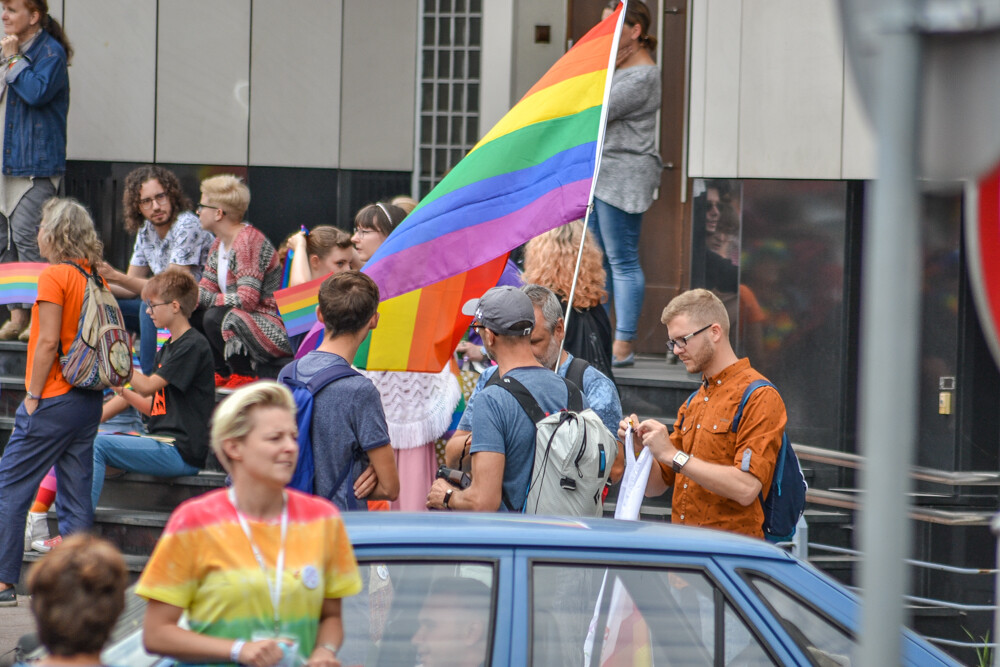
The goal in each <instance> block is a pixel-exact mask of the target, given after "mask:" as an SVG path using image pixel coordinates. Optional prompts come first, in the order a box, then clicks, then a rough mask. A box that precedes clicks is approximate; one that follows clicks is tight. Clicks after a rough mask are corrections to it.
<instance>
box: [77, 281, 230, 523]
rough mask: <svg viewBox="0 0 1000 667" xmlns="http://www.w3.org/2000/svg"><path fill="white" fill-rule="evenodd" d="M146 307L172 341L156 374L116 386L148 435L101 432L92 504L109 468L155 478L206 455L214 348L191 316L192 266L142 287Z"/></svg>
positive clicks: (184, 469) (182, 470) (196, 465)
mask: <svg viewBox="0 0 1000 667" xmlns="http://www.w3.org/2000/svg"><path fill="white" fill-rule="evenodd" d="M142 298H143V300H144V301H145V305H146V310H147V312H148V313H149V314H150V316H151V317H152V318H153V323H154V324H155V325H156V327H157V328H158V329H169V330H170V339H169V340H168V341H167V342H166V343H164V344H163V347H162V348H160V350H159V351H158V352H157V353H156V361H155V362H154V364H153V365H154V368H155V371H154V372H153V374H152V375H149V376H146V375H143V374H142V373H140V372H138V371H136V372H135V373H134V374H133V376H132V382H131V384H127V385H125V386H124V387H120V388H116V389H115V393H117V394H118V396H116V397H115V398H113V399H111V400H112V401H124V402H125V403H127V404H128V405H131V406H132V407H134V408H135V409H137V410H138V411H139V412H141V413H143V414H144V415H148V416H149V422H148V424H147V427H146V430H147V432H148V435H145V436H139V435H125V434H109V433H102V434H99V435H98V436H97V439H95V440H94V483H93V487H92V491H91V499H92V501H93V503H94V507H95V508H96V507H97V501H98V499H99V498H100V496H101V489H102V488H103V486H104V469H105V466H112V467H115V468H120V469H122V470H128V471H131V472H140V473H143V474H146V475H155V476H157V477H178V476H180V475H194V474H196V473H197V472H198V470H199V469H200V468H201V467H203V466H204V464H205V456H206V455H207V454H208V421H209V419H210V418H211V416H212V410H213V409H214V408H215V375H214V373H215V367H214V362H213V360H212V348H211V346H210V345H209V343H208V340H207V339H206V338H205V336H204V335H202V334H201V333H200V332H199V331H198V330H197V329H193V328H192V327H191V324H190V322H189V321H188V318H190V317H191V313H192V312H193V311H194V309H195V307H196V306H197V305H198V284H197V283H196V282H195V281H194V278H192V277H191V274H190V273H188V272H187V271H183V270H180V269H167V270H166V271H164V272H162V273H159V274H157V275H155V276H153V277H152V278H151V279H150V280H149V281H148V282H147V283H146V285H145V287H143V290H142Z"/></svg>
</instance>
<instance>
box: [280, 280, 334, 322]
mask: <svg viewBox="0 0 1000 667" xmlns="http://www.w3.org/2000/svg"><path fill="white" fill-rule="evenodd" d="M327 277H328V276H323V277H322V278H317V279H316V280H310V281H309V282H307V283H302V284H301V285H296V286H295V287H286V288H285V289H281V290H278V291H277V292H275V293H274V300H275V301H277V302H278V312H279V313H281V320H282V321H283V322H284V323H285V330H286V331H288V335H289V336H297V335H298V334H301V333H305V332H307V331H309V328H310V327H312V325H313V324H315V323H316V306H317V305H319V286H320V285H321V284H322V283H323V281H324V280H326V279H327Z"/></svg>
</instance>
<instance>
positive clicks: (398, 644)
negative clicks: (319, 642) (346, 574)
mask: <svg viewBox="0 0 1000 667" xmlns="http://www.w3.org/2000/svg"><path fill="white" fill-rule="evenodd" d="M358 565H359V567H360V570H361V580H362V584H363V589H362V591H361V593H359V594H358V595H354V596H352V597H349V598H344V601H343V606H342V608H341V615H342V617H343V619H344V645H343V647H342V648H341V650H340V653H339V655H338V657H339V658H340V662H341V664H343V665H373V666H375V667H397V666H398V667H413V666H414V665H419V664H423V665H436V664H450V662H449V660H452V659H453V658H454V656H455V655H463V656H468V657H474V658H476V660H475V661H473V664H483V665H488V664H489V660H488V656H489V655H490V653H491V646H492V639H493V632H492V629H493V619H494V616H495V614H494V597H495V596H494V567H493V564H492V563H469V562H457V561H450V562H449V561H429V560H421V561H391V562H386V561H378V562H374V561H365V560H359V561H358Z"/></svg>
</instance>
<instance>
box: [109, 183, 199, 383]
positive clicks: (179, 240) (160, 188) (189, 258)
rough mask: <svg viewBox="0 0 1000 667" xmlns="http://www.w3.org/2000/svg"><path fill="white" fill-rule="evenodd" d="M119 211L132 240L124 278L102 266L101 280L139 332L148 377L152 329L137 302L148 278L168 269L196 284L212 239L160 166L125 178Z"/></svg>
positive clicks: (153, 346) (153, 342)
mask: <svg viewBox="0 0 1000 667" xmlns="http://www.w3.org/2000/svg"><path fill="white" fill-rule="evenodd" d="M122 209H123V210H124V213H125V230H126V231H127V232H129V233H130V234H135V235H136V237H135V247H134V249H133V250H132V259H131V261H129V267H128V272H127V273H122V272H121V271H119V270H118V269H116V268H114V267H112V266H111V265H109V264H104V265H103V266H102V267H101V275H102V276H104V279H105V280H107V281H108V284H109V285H110V286H111V291H112V292H114V295H115V296H116V297H118V303H119V305H120V306H121V309H122V314H123V315H124V316H125V320H126V324H127V325H128V326H129V328H130V329H132V330H133V331H138V332H139V339H140V345H139V365H140V366H142V372H143V373H144V374H146V375H150V374H151V373H152V372H153V358H154V357H155V356H156V327H155V326H154V325H153V320H152V319H151V318H150V317H149V315H148V314H147V313H146V308H145V306H143V304H142V299H140V298H139V295H140V294H142V288H143V287H144V286H145V285H146V281H147V280H149V279H150V278H151V277H152V276H154V275H157V274H159V273H162V272H163V271H165V270H166V269H168V268H170V267H177V268H181V269H184V270H186V271H188V272H189V273H190V274H191V276H192V277H193V278H194V279H195V281H198V280H200V279H201V268H202V267H203V266H204V265H205V262H206V260H207V259H208V250H209V248H211V247H212V242H213V241H215V237H214V236H212V235H211V234H210V233H209V232H207V231H205V230H204V229H202V228H201V222H200V221H199V220H198V216H197V215H195V214H194V213H193V212H192V211H193V209H194V205H193V204H192V203H191V200H190V199H189V198H188V196H187V195H185V194H184V190H182V189H181V183H180V181H179V180H178V178H177V176H175V175H174V173H173V172H172V171H170V170H169V169H165V168H163V167H160V166H158V165H145V166H142V167H139V168H138V169H134V170H133V171H132V172H131V173H129V175H128V176H126V177H125V193H124V195H123V196H122Z"/></svg>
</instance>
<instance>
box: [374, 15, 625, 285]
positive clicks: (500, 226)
mask: <svg viewBox="0 0 1000 667" xmlns="http://www.w3.org/2000/svg"><path fill="white" fill-rule="evenodd" d="M620 13H621V5H619V8H618V9H617V10H616V11H615V13H614V14H612V15H611V16H610V17H608V18H607V19H605V20H604V21H602V22H601V23H599V24H598V25H597V26H595V27H594V28H593V29H592V30H591V31H590V32H588V33H587V34H586V35H585V36H584V37H583V38H582V39H581V40H580V41H579V42H577V43H576V44H575V45H574V46H573V48H572V49H570V50H569V51H568V52H567V53H566V54H565V55H564V56H563V57H562V58H560V59H559V60H558V61H557V62H556V64H555V65H553V66H552V68H551V69H550V70H549V71H548V73H546V74H545V76H543V77H542V78H541V79H540V80H539V81H538V83H536V84H535V85H534V86H533V87H532V88H531V90H529V91H528V92H527V93H526V94H525V96H524V97H523V98H522V99H521V100H520V101H519V102H518V103H517V104H516V105H515V106H514V108H513V109H511V110H510V111H509V112H508V113H507V115H506V116H504V117H503V118H502V119H501V120H500V122H499V123H497V125H496V126H495V127H493V129H491V130H490V131H489V132H488V133H487V134H486V136H484V137H483V139H482V140H481V141H480V142H479V143H478V144H476V146H475V147H473V149H472V150H471V151H470V152H469V154H468V155H466V157H465V158H464V159H463V160H462V161H461V162H459V163H458V164H457V165H455V167H454V168H453V169H452V170H451V172H450V173H449V174H448V175H447V176H445V178H444V179H442V180H441V182H440V183H439V184H438V185H437V187H435V188H434V189H433V190H432V191H431V192H430V194H428V195H427V196H426V197H425V198H424V199H423V200H422V201H421V202H420V204H419V205H418V206H417V208H416V209H414V211H413V213H411V214H410V215H409V216H407V218H406V219H405V220H404V221H403V222H402V223H401V224H400V225H399V227H397V228H396V229H395V230H394V231H393V232H392V234H391V235H390V236H389V238H388V239H386V241H385V242H384V243H383V244H382V245H381V247H380V248H379V249H378V250H377V251H376V252H375V254H374V255H373V256H372V258H371V259H370V260H369V261H368V263H367V264H366V265H365V268H364V271H365V273H367V274H368V275H370V276H371V277H372V278H374V279H375V282H376V283H378V286H379V289H380V290H381V292H382V298H383V299H392V298H396V297H399V296H400V295H405V294H406V293H408V292H412V291H413V290H416V289H420V288H422V287H426V286H427V285H431V284H434V283H437V282H439V281H442V280H445V279H446V278H449V277H451V276H455V275H457V274H460V273H462V272H465V271H469V270H470V269H472V268H474V267H478V266H481V265H483V264H485V263H486V262H489V261H490V260H492V259H494V258H496V257H498V256H499V255H502V254H504V253H506V252H509V251H510V250H512V249H513V248H516V247H517V246H519V245H521V244H523V243H525V242H526V241H528V240H529V239H531V238H533V237H535V236H537V235H538V234H541V233H543V232H546V231H548V230H549V229H553V228H555V227H558V226H560V225H563V224H566V223H568V222H572V221H573V220H578V219H580V218H583V217H584V214H585V212H586V208H587V205H588V202H589V200H590V194H591V190H592V187H591V186H592V182H593V178H594V172H595V166H596V164H597V155H598V150H599V136H600V134H601V128H602V125H603V116H604V100H605V99H606V94H607V91H608V88H609V87H610V83H611V81H610V77H609V76H608V73H609V71H610V69H611V67H612V66H613V64H614V55H615V50H616V47H617V40H616V37H617V34H618V32H617V29H616V28H617V24H618V18H619V16H620Z"/></svg>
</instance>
